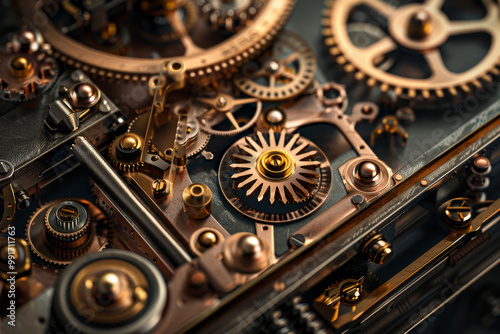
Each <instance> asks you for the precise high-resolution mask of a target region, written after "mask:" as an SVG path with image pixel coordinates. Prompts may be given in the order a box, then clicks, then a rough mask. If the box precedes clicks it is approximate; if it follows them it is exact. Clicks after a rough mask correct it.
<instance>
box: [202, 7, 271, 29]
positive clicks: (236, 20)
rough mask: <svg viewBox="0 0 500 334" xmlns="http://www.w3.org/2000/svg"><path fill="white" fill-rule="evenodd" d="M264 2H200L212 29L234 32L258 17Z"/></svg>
mask: <svg viewBox="0 0 500 334" xmlns="http://www.w3.org/2000/svg"><path fill="white" fill-rule="evenodd" d="M263 3H264V0H233V1H232V2H230V1H224V0H198V1H197V4H198V6H200V9H201V12H202V14H203V15H204V16H205V17H206V18H207V20H208V22H209V24H210V26H211V27H212V29H222V30H224V31H228V32H234V31H236V30H238V29H241V28H243V27H245V26H246V25H247V24H248V22H249V21H251V20H252V19H253V18H254V17H255V15H257V13H258V11H259V9H260V7H262V5H263Z"/></svg>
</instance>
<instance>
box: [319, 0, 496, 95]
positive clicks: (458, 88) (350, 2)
mask: <svg viewBox="0 0 500 334" xmlns="http://www.w3.org/2000/svg"><path fill="white" fill-rule="evenodd" d="M482 4H483V5H484V8H485V9H486V16H484V17H482V18H479V19H467V20H463V21H458V20H454V19H451V18H450V16H448V15H447V13H446V12H447V11H448V10H449V8H450V7H449V6H446V5H443V4H442V1H438V2H433V1H427V2H424V3H409V4H404V5H401V6H400V7H395V6H394V3H393V2H385V1H382V0H373V1H359V0H342V1H340V0H334V1H327V2H326V6H327V8H326V10H325V11H324V14H325V18H324V20H323V22H324V28H323V33H324V35H325V44H326V45H327V47H328V48H329V51H330V53H331V54H332V56H333V57H334V58H335V60H336V62H337V63H338V64H339V65H340V66H342V67H343V69H344V70H345V71H346V72H352V73H354V77H355V78H356V79H358V80H366V82H367V84H368V85H369V86H375V85H379V87H380V90H381V91H382V92H386V91H388V90H393V91H394V92H395V93H396V94H397V95H398V96H402V97H404V98H415V97H422V98H424V99H429V98H444V97H446V96H457V95H459V94H461V93H469V92H471V91H472V90H473V89H475V88H480V87H482V86H483V85H487V84H489V83H491V82H492V76H498V75H500V61H499V59H498V54H499V53H500V43H499V42H498V41H499V40H500V13H499V5H498V3H495V2H493V1H491V0H483V1H482ZM473 5H474V4H472V2H471V6H473ZM453 8H454V10H456V9H457V8H455V7H453ZM469 9H470V8H468V9H467V11H468V12H470V10H469ZM464 12H465V11H464ZM467 15H468V16H470V13H467ZM373 17H376V18H377V19H372V20H371V21H373V22H379V25H381V27H380V28H382V30H384V31H386V32H387V33H384V34H383V37H381V38H379V39H377V40H371V39H370V43H369V45H368V46H362V45H359V43H356V42H355V41H353V40H352V33H351V34H349V26H351V27H352V25H353V24H357V23H359V21H362V23H366V21H367V20H368V19H370V18H373ZM384 22H387V24H385V23H384ZM375 34H380V29H378V30H377V32H376V33H375ZM475 34H481V35H485V36H487V37H488V38H474V36H475ZM350 35H351V36H350ZM370 36H371V37H374V34H373V33H370ZM486 40H489V41H490V42H489V43H488V42H486ZM470 43H473V44H470ZM467 45H473V46H472V47H468V46H467ZM464 47H468V48H469V49H471V48H472V49H474V50H475V51H477V52H478V55H482V59H476V60H475V61H472V60H470V61H465V60H461V61H458V62H457V61H453V60H454V59H453V58H454V57H457V55H461V54H463V53H462V52H461V50H462V49H461V48H464ZM481 49H485V50H484V51H485V52H484V53H481V52H482V51H483V50H481ZM459 57H460V56H459ZM387 60H390V61H391V62H393V61H394V62H393V63H392V64H389V65H390V66H387V65H388V64H387V62H386V61H387ZM403 69H404V71H403Z"/></svg>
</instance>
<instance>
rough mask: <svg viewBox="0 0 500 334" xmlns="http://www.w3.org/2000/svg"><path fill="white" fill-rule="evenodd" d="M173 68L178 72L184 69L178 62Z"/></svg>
mask: <svg viewBox="0 0 500 334" xmlns="http://www.w3.org/2000/svg"><path fill="white" fill-rule="evenodd" d="M172 68H173V69H174V70H176V71H178V70H180V69H181V68H182V65H181V63H177V62H176V63H173V64H172Z"/></svg>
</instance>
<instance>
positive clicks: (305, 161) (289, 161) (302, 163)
mask: <svg viewBox="0 0 500 334" xmlns="http://www.w3.org/2000/svg"><path fill="white" fill-rule="evenodd" d="M285 137H286V132H285V131H282V132H281V135H280V137H279V140H278V142H276V138H275V136H274V131H273V130H270V131H269V143H268V142H267V140H266V139H265V138H264V136H263V135H262V132H257V138H258V141H259V143H257V142H256V141H255V140H254V139H253V138H252V137H246V138H245V140H246V142H247V145H238V147H239V149H240V150H241V153H242V154H233V155H232V159H233V161H237V162H236V163H233V164H231V168H232V169H235V170H238V171H239V172H238V173H236V174H234V175H233V176H231V178H232V179H234V180H236V181H237V182H236V184H237V187H238V189H242V188H244V187H248V186H250V185H251V187H250V189H248V191H247V192H246V195H247V196H252V195H253V194H254V193H256V191H257V189H259V188H260V192H259V195H258V201H259V202H261V201H262V200H263V199H264V196H266V194H267V193H268V192H269V202H270V203H271V204H274V202H275V200H276V198H279V199H280V201H281V202H282V203H284V204H286V203H288V202H289V200H291V201H292V202H295V203H298V202H300V201H303V200H304V199H306V198H308V197H310V196H311V190H312V189H313V188H314V187H316V186H317V184H318V178H319V172H318V171H317V169H318V167H319V166H320V165H321V163H320V162H319V161H314V160H313V159H314V157H315V156H316V153H317V151H305V150H306V149H307V147H308V146H309V144H308V143H307V142H304V143H301V144H300V145H298V146H295V145H296V143H297V141H298V140H299V138H300V135H299V134H295V135H294V136H293V137H292V139H291V140H290V141H288V142H285Z"/></svg>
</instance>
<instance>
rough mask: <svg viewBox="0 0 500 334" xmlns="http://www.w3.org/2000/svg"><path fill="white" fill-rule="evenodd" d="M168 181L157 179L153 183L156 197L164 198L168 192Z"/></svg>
mask: <svg viewBox="0 0 500 334" xmlns="http://www.w3.org/2000/svg"><path fill="white" fill-rule="evenodd" d="M167 186H168V184H167V181H165V180H163V179H156V180H154V181H153V194H154V195H155V196H163V195H165V193H166V192H167Z"/></svg>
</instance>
